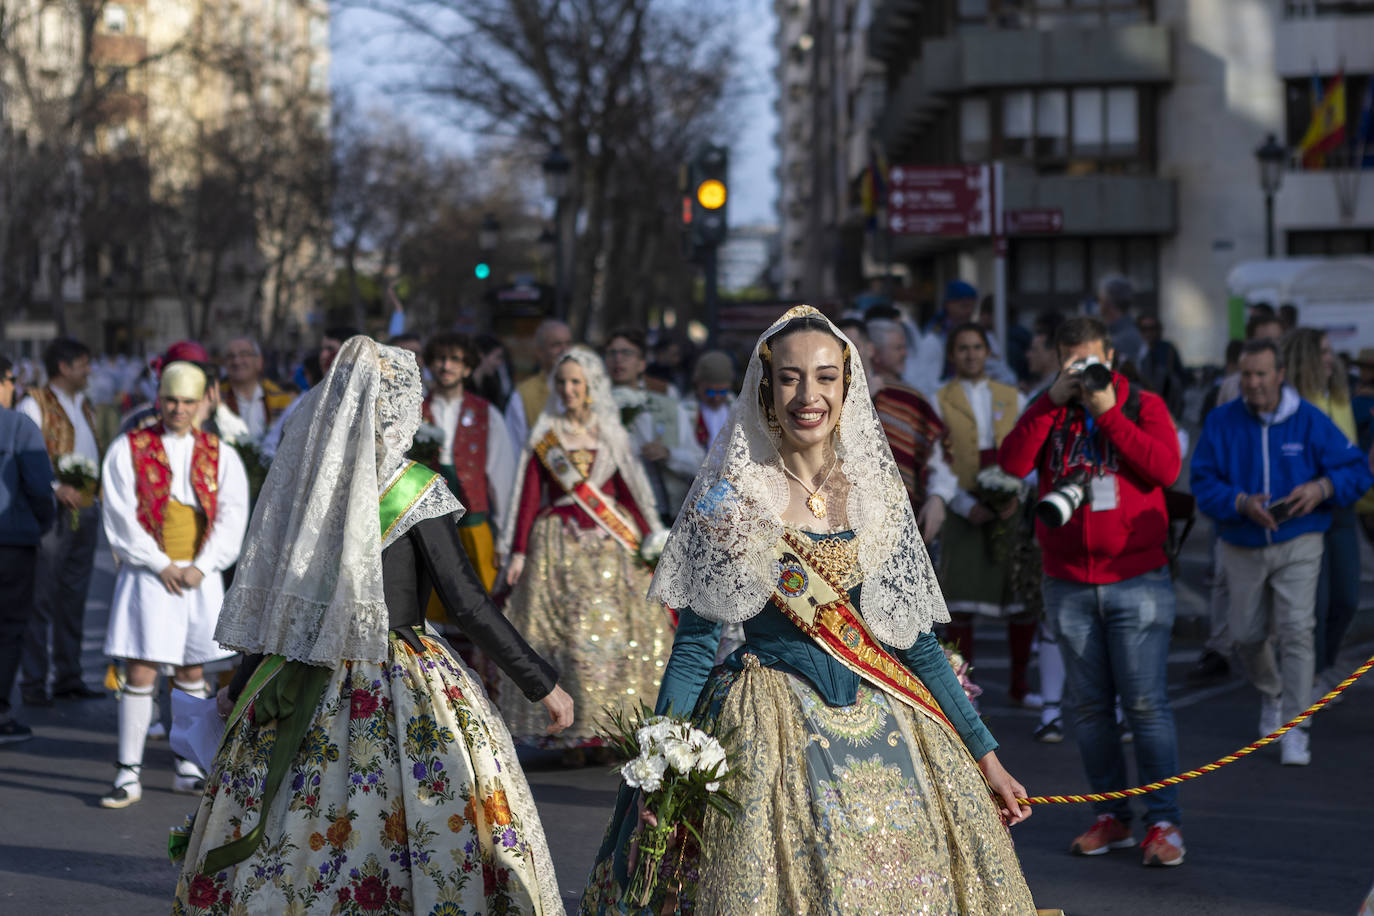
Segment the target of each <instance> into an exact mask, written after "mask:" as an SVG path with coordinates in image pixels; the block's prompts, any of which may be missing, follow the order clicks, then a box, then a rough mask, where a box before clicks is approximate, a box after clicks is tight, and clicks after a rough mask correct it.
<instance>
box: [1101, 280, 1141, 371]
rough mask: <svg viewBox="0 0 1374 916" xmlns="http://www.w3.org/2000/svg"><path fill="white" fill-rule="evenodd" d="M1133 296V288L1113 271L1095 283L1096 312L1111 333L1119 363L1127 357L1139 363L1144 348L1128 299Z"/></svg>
mask: <svg viewBox="0 0 1374 916" xmlns="http://www.w3.org/2000/svg"><path fill="white" fill-rule="evenodd" d="M1134 298H1135V287H1134V286H1132V285H1131V281H1130V280H1127V279H1126V278H1125V277H1122V276H1119V275H1116V274H1113V275H1111V276H1107V277H1103V278H1102V281H1101V282H1100V283H1098V284H1097V313H1098V315H1099V316H1100V317H1101V318H1102V323H1103V324H1105V325H1106V326H1107V333H1109V334H1111V335H1112V343H1113V344H1115V345H1116V356H1117V360H1118V362H1119V363H1124V362H1126V361H1128V360H1129V361H1130V362H1133V363H1136V364H1139V361H1140V356H1141V352H1142V351H1143V350H1144V349H1145V339H1144V338H1143V337H1141V335H1140V331H1138V330H1137V329H1136V326H1135V321H1133V320H1132V319H1131V302H1132V300H1133V299H1134Z"/></svg>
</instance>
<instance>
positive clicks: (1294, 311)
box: [1278, 302, 1298, 334]
mask: <svg viewBox="0 0 1374 916" xmlns="http://www.w3.org/2000/svg"><path fill="white" fill-rule="evenodd" d="M1278 317H1279V324H1281V325H1283V333H1285V334H1287V333H1288V332H1289V331H1292V330H1293V329H1294V328H1296V327H1297V326H1298V307H1297V306H1296V305H1293V304H1292V303H1291V302H1285V303H1284V304H1283V305H1281V306H1279V316H1278Z"/></svg>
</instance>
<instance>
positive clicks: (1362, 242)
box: [1288, 229, 1374, 258]
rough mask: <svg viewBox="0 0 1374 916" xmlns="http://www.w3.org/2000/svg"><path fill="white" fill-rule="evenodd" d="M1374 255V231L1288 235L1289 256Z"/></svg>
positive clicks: (1331, 231) (1315, 232) (1327, 231)
mask: <svg viewBox="0 0 1374 916" xmlns="http://www.w3.org/2000/svg"><path fill="white" fill-rule="evenodd" d="M1352 254H1374V230H1370V229H1333V230H1317V231H1312V230H1305V231H1301V232H1290V233H1288V256H1289V257H1292V258H1303V257H1330V256H1333V255H1352Z"/></svg>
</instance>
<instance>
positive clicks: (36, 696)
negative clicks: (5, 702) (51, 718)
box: [19, 690, 52, 706]
mask: <svg viewBox="0 0 1374 916" xmlns="http://www.w3.org/2000/svg"><path fill="white" fill-rule="evenodd" d="M19 693H20V695H21V696H22V697H23V699H24V705H25V706H51V705H52V697H50V696H48V692H47V691H46V690H21V691H20V692H19Z"/></svg>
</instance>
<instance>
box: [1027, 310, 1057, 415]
mask: <svg viewBox="0 0 1374 916" xmlns="http://www.w3.org/2000/svg"><path fill="white" fill-rule="evenodd" d="M1063 321H1064V319H1063V316H1061V315H1060V314H1059V313H1058V312H1043V313H1041V314H1040V316H1039V317H1038V318H1036V319H1035V327H1034V329H1033V330H1032V331H1031V339H1030V344H1029V345H1027V347H1026V369H1027V370H1028V376H1027V378H1026V379H1025V381H1024V382H1023V384H1022V388H1023V389H1025V390H1026V403H1028V404H1029V403H1030V402H1031V401H1034V400H1035V399H1036V398H1038V397H1040V395H1041V394H1043V393H1044V392H1045V389H1047V388H1049V387H1050V385H1052V384H1053V383H1054V379H1055V376H1057V375H1058V374H1059V355H1058V354H1057V353H1055V351H1054V332H1055V331H1056V330H1058V329H1059V325H1061V324H1062V323H1063Z"/></svg>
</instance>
